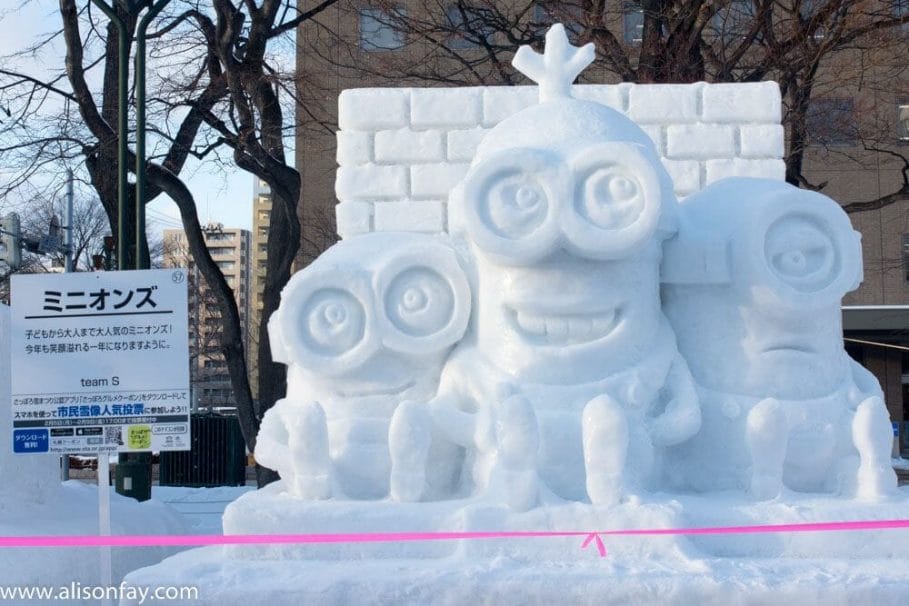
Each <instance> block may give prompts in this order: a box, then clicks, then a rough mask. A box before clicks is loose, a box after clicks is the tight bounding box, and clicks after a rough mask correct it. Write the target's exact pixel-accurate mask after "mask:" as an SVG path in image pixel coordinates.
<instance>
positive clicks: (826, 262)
mask: <svg viewBox="0 0 909 606" xmlns="http://www.w3.org/2000/svg"><path fill="white" fill-rule="evenodd" d="M764 252H765V258H766V261H767V264H768V265H769V266H770V268H771V269H772V270H773V272H774V273H775V274H776V275H777V276H778V277H779V278H780V279H781V280H783V281H784V282H786V283H787V284H789V285H790V286H792V287H794V288H797V289H799V290H802V291H806V292H809V291H814V290H819V289H821V288H824V287H825V286H827V285H829V284H830V283H831V282H832V281H833V280H834V279H835V278H836V272H837V269H836V268H837V257H838V255H837V250H836V246H835V244H834V242H833V240H832V239H831V237H830V236H829V235H828V234H827V232H826V231H825V229H824V226H823V225H820V224H819V223H818V222H817V221H815V220H813V219H812V218H810V217H803V216H792V215H790V216H787V217H783V218H781V219H779V220H777V221H776V222H775V223H774V224H773V225H771V227H770V229H769V230H768V231H767V237H766V240H765V251H764Z"/></svg>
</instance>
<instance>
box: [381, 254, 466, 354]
mask: <svg viewBox="0 0 909 606" xmlns="http://www.w3.org/2000/svg"><path fill="white" fill-rule="evenodd" d="M455 297H456V295H455V292H454V290H453V289H452V287H451V284H449V282H448V280H446V279H445V277H444V276H442V275H441V274H440V273H439V272H438V271H436V270H434V269H432V268H430V267H424V266H421V267H410V268H407V269H405V270H404V271H402V272H401V273H399V274H398V275H397V276H395V278H393V279H392V281H391V283H390V284H389V286H388V289H387V291H386V293H385V310H386V314H387V315H388V319H389V320H390V321H391V323H392V325H394V326H395V327H396V328H397V329H398V330H400V331H401V332H403V333H404V334H406V335H408V336H412V337H428V336H430V335H433V334H435V333H437V332H439V331H440V330H442V329H444V328H446V327H447V326H448V324H449V323H450V322H451V320H452V318H453V317H454V313H455V305H456V301H455Z"/></svg>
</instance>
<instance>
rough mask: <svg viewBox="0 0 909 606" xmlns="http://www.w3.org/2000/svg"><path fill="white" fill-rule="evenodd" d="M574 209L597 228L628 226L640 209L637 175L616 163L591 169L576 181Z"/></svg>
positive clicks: (635, 219)
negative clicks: (586, 174) (632, 174)
mask: <svg viewBox="0 0 909 606" xmlns="http://www.w3.org/2000/svg"><path fill="white" fill-rule="evenodd" d="M575 205H576V210H577V212H578V213H579V214H580V215H581V216H582V217H584V218H585V219H586V220H587V221H588V222H590V223H592V224H594V225H595V226H597V227H599V228H601V229H622V228H625V227H628V226H629V225H631V224H632V223H634V222H635V221H637V219H638V218H639V217H640V216H641V213H642V212H643V211H644V197H643V192H642V190H641V186H640V184H639V183H638V181H637V179H635V178H634V177H633V176H631V175H629V174H627V171H626V170H624V169H623V168H622V167H619V166H607V167H603V168H599V169H596V170H595V171H593V172H592V173H591V174H590V175H589V176H588V177H587V178H586V179H584V180H583V182H582V183H581V184H580V185H579V189H578V194H577V198H576V202H575Z"/></svg>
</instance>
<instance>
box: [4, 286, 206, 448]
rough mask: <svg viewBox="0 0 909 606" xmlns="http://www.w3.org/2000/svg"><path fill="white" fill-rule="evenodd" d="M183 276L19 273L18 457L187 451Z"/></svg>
mask: <svg viewBox="0 0 909 606" xmlns="http://www.w3.org/2000/svg"><path fill="white" fill-rule="evenodd" d="M186 297H187V293H186V272H185V270H183V269H150V270H137V271H111V272H94V273H69V274H37V275H35V274H33V275H14V276H12V297H11V298H12V305H11V320H12V322H11V330H10V332H11V348H10V350H11V351H10V354H11V355H10V358H11V368H12V417H13V452H16V453H39V452H45V453H47V452H49V453H57V454H76V453H99V452H149V451H152V450H155V451H162V450H189V447H190V440H189V425H190V424H189V409H190V400H189V347H188V342H187V341H188V336H187V299H186Z"/></svg>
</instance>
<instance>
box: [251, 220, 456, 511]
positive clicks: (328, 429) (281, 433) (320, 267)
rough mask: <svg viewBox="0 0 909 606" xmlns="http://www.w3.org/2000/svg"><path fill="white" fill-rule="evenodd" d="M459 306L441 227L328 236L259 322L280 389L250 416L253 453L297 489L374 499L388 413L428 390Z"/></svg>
mask: <svg viewBox="0 0 909 606" xmlns="http://www.w3.org/2000/svg"><path fill="white" fill-rule="evenodd" d="M469 316H470V291H469V286H468V282H467V278H466V274H465V272H464V269H463V268H462V266H461V263H460V261H459V260H458V257H457V255H456V254H455V252H454V250H453V249H452V248H451V246H449V245H448V244H447V241H446V240H444V239H442V238H441V237H432V236H427V235H420V234H390V233H375V234H366V235H362V236H357V237H355V238H352V239H350V240H345V241H342V242H339V243H338V244H335V245H334V246H333V247H332V248H331V249H329V250H328V251H326V252H325V253H324V254H322V255H321V256H320V257H319V258H318V259H317V260H316V261H315V262H313V263H312V264H311V265H309V266H308V267H307V268H305V269H304V270H302V271H300V272H298V273H296V274H295V275H294V276H293V277H292V278H291V280H290V281H289V282H288V284H287V286H286V287H285V289H284V291H283V292H282V293H281V306H280V307H279V309H278V310H277V311H276V312H275V313H274V315H273V316H272V318H271V320H270V321H269V326H268V329H269V337H270V339H271V343H272V355H273V357H274V359H275V360H277V361H279V362H283V363H284V364H287V366H288V371H287V396H286V397H285V398H284V399H283V400H280V401H279V402H278V403H276V404H275V406H274V407H273V408H272V409H270V410H269V411H268V412H267V413H266V415H265V417H264V418H263V420H262V426H261V430H260V433H259V437H258V441H257V446H256V458H257V460H258V461H260V462H261V463H262V464H263V465H265V466H268V467H271V468H272V469H275V470H277V471H278V472H279V474H280V475H281V477H282V479H283V480H284V481H285V485H286V487H287V489H288V490H289V491H290V492H291V493H292V494H295V495H296V496H298V497H302V498H328V497H330V496H333V497H348V498H352V499H376V498H383V497H385V496H386V495H387V494H388V483H389V474H390V459H389V452H388V431H389V422H390V420H391V417H392V415H393V413H394V411H395V409H396V407H397V406H398V405H399V404H400V403H401V402H404V401H406V400H416V401H423V402H425V401H426V400H427V399H428V398H430V397H431V396H432V394H434V393H435V390H436V387H437V385H438V379H439V373H440V371H441V366H442V364H443V362H444V360H445V358H446V357H447V355H448V353H449V352H450V351H451V348H452V347H453V346H454V344H455V343H457V342H458V340H459V339H460V338H461V337H462V336H463V334H464V331H465V330H466V327H467V322H468V319H469Z"/></svg>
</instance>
